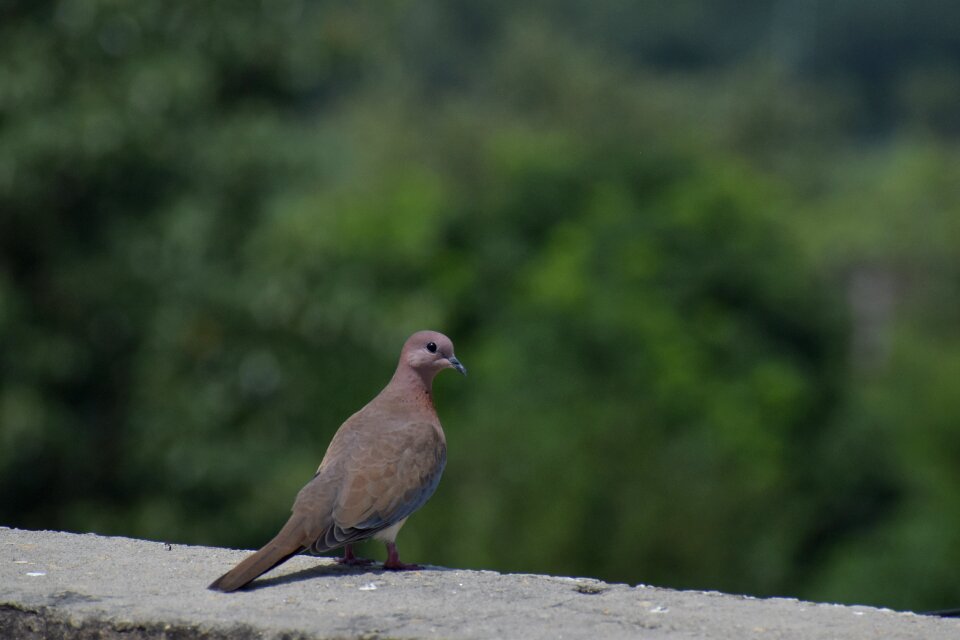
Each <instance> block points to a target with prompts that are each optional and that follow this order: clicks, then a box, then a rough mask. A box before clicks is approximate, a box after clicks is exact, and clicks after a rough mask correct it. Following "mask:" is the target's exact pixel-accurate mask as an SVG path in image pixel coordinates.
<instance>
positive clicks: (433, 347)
mask: <svg viewBox="0 0 960 640" xmlns="http://www.w3.org/2000/svg"><path fill="white" fill-rule="evenodd" d="M427 351H429V352H430V353H436V352H437V343H436V342H428V343H427Z"/></svg>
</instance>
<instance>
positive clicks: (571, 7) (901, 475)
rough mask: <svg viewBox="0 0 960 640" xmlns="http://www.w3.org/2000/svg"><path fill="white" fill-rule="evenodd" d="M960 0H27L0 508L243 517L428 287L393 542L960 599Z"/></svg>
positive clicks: (12, 169)
mask: <svg viewBox="0 0 960 640" xmlns="http://www.w3.org/2000/svg"><path fill="white" fill-rule="evenodd" d="M958 20H960V9H958V8H957V5H955V4H954V3H948V2H946V1H945V0H926V1H924V2H919V3H912V4H909V5H908V4H905V3H901V2H894V1H893V0H879V1H878V0H872V1H870V2H868V1H867V0H845V1H843V2H839V3H824V2H813V3H810V2H801V1H800V0H781V1H780V2H777V3H761V2H746V3H744V2H733V1H732V0H725V1H720V2H712V3H707V2H702V1H684V2H672V3H659V2H655V3H627V2H622V1H619V0H601V1H599V2H589V3H588V2H582V1H576V2H574V1H572V0H565V1H561V2H551V3H546V2H533V3H524V4H521V5H516V4H515V3H507V2H490V3H483V4H482V5H478V4H475V3H467V2H462V1H459V0H458V1H455V2H434V1H426V2H416V3H414V2H389V3H336V2H308V1H306V0H262V1H261V2H240V3H235V2H231V3H227V2H219V1H210V2H203V3H190V2H169V1H168V2H160V1H159V0H142V1H140V2H137V3H120V2H114V1H111V0H63V1H61V2H49V1H35V2H20V1H15V0H0V42H3V43H4V44H3V47H2V50H0V348H2V355H0V357H2V361H0V486H2V487H3V493H2V495H3V498H2V500H0V522H2V523H3V524H7V525H15V526H25V527H37V528H39V527H46V528H64V529H73V530H84V531H86V530H93V531H98V532H102V533H116V534H124V535H132V536H142V537H148V538H157V539H164V540H176V541H182V542H193V543H203V544H226V545H237V546H244V547H253V546H258V545H259V544H261V543H262V542H263V541H264V540H266V539H267V538H268V537H269V536H270V535H272V534H273V533H274V532H275V530H276V529H277V528H278V527H279V526H280V524H281V523H282V522H283V520H284V519H285V517H286V514H287V509H288V507H289V505H290V503H291V501H292V499H293V496H294V494H295V492H296V491H297V489H298V488H299V487H300V486H301V485H302V484H303V483H304V482H305V481H306V480H307V479H308V478H309V477H310V476H311V474H312V472H313V470H314V469H315V468H316V464H317V463H318V462H319V459H320V458H321V456H322V454H323V451H324V447H325V445H326V443H327V442H328V441H329V438H330V437H331V436H332V434H333V432H334V430H335V429H336V428H337V426H338V425H339V424H340V422H341V421H342V420H343V419H345V418H346V417H347V416H348V415H350V414H351V413H352V412H353V411H355V410H356V409H357V408H359V407H360V406H361V405H362V404H363V403H364V402H366V401H367V400H368V399H369V398H370V397H372V396H373V395H374V394H375V393H376V392H377V391H378V390H379V388H380V387H381V386H382V385H383V384H384V383H385V382H386V380H387V379H388V377H389V374H390V372H391V371H392V368H393V366H394V364H395V358H396V355H397V352H398V350H399V346H400V344H401V343H402V341H403V339H404V338H405V337H406V335H407V334H408V333H409V332H411V331H413V330H416V329H420V328H435V329H439V330H442V331H444V332H446V333H448V334H449V335H450V336H451V337H452V338H453V339H454V341H455V343H456V344H457V351H458V355H459V356H461V358H462V359H463V360H464V362H465V363H466V364H467V365H468V366H469V367H470V371H471V376H470V378H468V379H467V380H466V381H463V380H455V379H453V378H452V377H450V378H449V379H448V378H447V377H445V376H441V377H440V378H439V379H438V381H437V383H436V384H437V387H438V393H437V397H438V403H439V411H440V414H441V416H442V418H443V421H444V423H445V425H446V427H447V432H448V440H449V465H448V470H447V473H446V477H445V479H444V481H443V483H442V484H441V486H440V489H439V491H438V493H437V495H436V496H435V497H434V498H433V500H432V501H431V502H430V504H429V505H428V506H427V507H425V508H424V510H423V512H422V513H421V514H419V515H418V516H417V518H415V519H414V520H412V521H411V524H410V525H408V526H407V527H406V528H405V530H404V533H403V536H402V537H401V540H400V543H401V547H402V549H403V551H404V556H405V557H407V558H409V559H411V560H416V561H426V562H431V563H437V564H448V565H455V566H465V567H478V568H479V567H483V568H492V569H500V570H510V571H531V572H552V573H562V574H582V575H592V576H597V577H602V578H606V579H610V580H620V581H627V582H633V583H635V582H645V583H653V584H659V585H664V586H674V587H691V588H700V589H724V590H729V591H735V592H747V593H752V594H758V595H762V594H780V595H793V596H800V597H807V598H815V599H834V600H839V601H845V602H867V603H873V604H882V605H887V606H894V607H915V608H935V607H940V606H947V605H956V604H957V602H958V601H960V586H958V584H957V582H956V579H955V577H954V574H953V570H952V567H954V566H956V565H957V564H958V563H960V490H958V489H960V428H958V424H957V419H958V416H960V332H958V331H957V327H958V326H960V289H958V286H957V284H958V282H960V243H958V242H957V239H958V238H960V191H958V185H960V152H958V145H957V142H958V139H957V136H958V135H960V111H958V110H957V109H956V106H957V100H958V99H960V67H958V65H957V62H956V61H957V60H958V59H960V37H958V34H957V33H956V30H955V25H956V24H957V23H958ZM370 551H373V552H374V553H377V552H379V551H375V550H373V549H371V550H370Z"/></svg>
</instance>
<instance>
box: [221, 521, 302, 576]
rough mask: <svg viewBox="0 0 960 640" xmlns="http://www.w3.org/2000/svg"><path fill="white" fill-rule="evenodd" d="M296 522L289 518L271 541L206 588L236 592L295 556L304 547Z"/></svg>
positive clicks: (297, 522)
mask: <svg viewBox="0 0 960 640" xmlns="http://www.w3.org/2000/svg"><path fill="white" fill-rule="evenodd" d="M296 520H298V519H297V518H296V517H293V518H291V519H290V520H289V521H288V522H287V524H285V525H284V527H283V529H281V530H280V533H278V534H277V535H276V537H274V539H273V540H271V541H270V542H268V543H267V544H265V545H264V546H263V548H262V549H260V550H259V551H257V552H256V553H253V554H251V555H250V556H249V557H247V558H246V559H244V560H243V561H242V562H240V564H238V565H237V566H235V567H234V568H233V569H231V570H230V571H228V572H226V573H225V574H223V575H222V576H220V577H219V578H217V579H216V580H214V581H213V583H212V584H211V585H210V586H209V587H207V588H208V589H212V590H214V591H223V592H224V593H229V592H231V591H236V590H237V589H239V588H240V587H242V586H244V585H246V584H249V583H250V582H252V581H253V580H255V579H256V578H257V577H258V576H261V575H263V574H264V573H266V572H267V571H269V570H270V569H273V568H274V567H276V566H277V565H280V564H283V563H284V562H286V561H287V560H289V559H290V558H292V557H293V556H295V555H297V554H298V553H299V552H300V551H301V550H302V549H303V548H304V546H305V545H304V540H303V527H302V526H301V523H300V522H299V521H296Z"/></svg>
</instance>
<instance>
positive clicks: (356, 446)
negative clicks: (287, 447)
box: [294, 422, 447, 553]
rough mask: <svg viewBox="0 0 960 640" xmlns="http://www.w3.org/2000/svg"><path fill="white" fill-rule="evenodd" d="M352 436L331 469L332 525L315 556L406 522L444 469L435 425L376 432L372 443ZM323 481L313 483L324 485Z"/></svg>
mask: <svg viewBox="0 0 960 640" xmlns="http://www.w3.org/2000/svg"><path fill="white" fill-rule="evenodd" d="M352 436H353V437H351V438H350V440H352V442H344V443H343V444H344V446H343V447H342V448H340V450H339V451H338V457H340V459H339V460H338V461H337V464H336V465H330V471H331V473H332V474H335V475H337V476H339V477H338V479H337V481H336V482H335V483H334V484H336V485H337V490H336V496H335V498H334V500H333V513H332V522H329V524H328V526H326V527H325V528H324V530H323V531H321V532H319V535H318V536H317V539H316V541H315V542H314V543H313V544H312V545H311V546H310V550H311V551H312V552H314V553H321V552H324V551H328V550H330V549H335V548H337V547H341V546H343V545H345V544H349V543H351V542H356V541H359V540H364V539H366V538H369V537H371V536H373V535H374V534H376V533H377V532H379V531H382V530H383V529H386V528H387V527H389V526H391V525H393V524H395V523H397V522H399V521H400V520H403V519H404V518H406V517H407V516H409V515H410V514H411V513H413V512H414V511H416V510H417V509H419V508H420V507H422V506H423V504H424V503H425V502H426V501H427V500H428V499H429V498H430V496H431V495H433V492H434V491H435V490H436V488H437V485H438V484H439V482H440V475H441V474H442V473H443V467H444V465H445V464H446V458H447V449H446V443H445V442H444V437H443V432H442V431H441V430H440V427H439V425H436V424H431V423H429V422H413V423H405V424H398V425H393V426H389V425H388V426H380V427H379V428H378V429H377V433H376V437H375V438H370V437H368V435H367V434H364V433H363V432H362V431H360V430H358V431H355V432H353V434H352ZM321 470H323V467H321ZM323 475H324V474H323V473H320V474H319V475H318V477H317V478H316V480H319V481H321V482H322V476H323ZM328 482H329V481H328ZM329 486H330V485H329V484H327V487H329ZM297 502H298V503H299V502H300V499H298V501H297ZM294 511H297V506H296V505H295V506H294Z"/></svg>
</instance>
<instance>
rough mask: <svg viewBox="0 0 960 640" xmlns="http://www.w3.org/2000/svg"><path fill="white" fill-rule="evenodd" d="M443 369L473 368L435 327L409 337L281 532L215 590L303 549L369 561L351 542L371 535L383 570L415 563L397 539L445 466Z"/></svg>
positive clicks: (341, 430) (247, 578)
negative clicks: (381, 547) (437, 385)
mask: <svg viewBox="0 0 960 640" xmlns="http://www.w3.org/2000/svg"><path fill="white" fill-rule="evenodd" d="M443 369H456V370H457V371H459V372H460V373H462V374H463V375H466V374H467V370H466V368H465V367H464V366H463V365H462V364H461V363H460V361H459V360H457V358H456V356H455V355H454V354H453V343H452V342H450V339H449V338H448V337H447V336H445V335H443V334H442V333H437V332H435V331H419V332H417V333H415V334H413V335H412V336H410V338H409V339H407V341H406V343H405V344H404V345H403V350H402V351H401V352H400V362H399V364H397V370H396V372H395V373H394V374H393V378H391V379H390V382H389V384H387V386H386V387H384V389H383V390H382V391H381V392H380V393H379V394H378V395H377V397H375V398H374V399H373V400H371V401H370V402H369V403H368V404H367V405H366V406H365V407H363V408H362V409H360V411H358V412H357V413H355V414H353V415H352V416H350V418H348V419H347V421H346V422H344V423H343V425H341V426H340V428H339V429H338V430H337V433H336V434H335V435H334V436H333V440H331V441H330V446H329V447H328V448H327V453H326V455H324V456H323V461H322V462H321V463H320V468H319V469H317V472H316V474H314V476H313V479H312V480H311V481H310V482H308V483H307V485H306V486H304V487H303V489H301V490H300V493H298V494H297V499H296V500H295V501H294V503H293V509H292V511H293V514H292V515H291V516H290V519H289V520H287V523H286V524H285V525H283V528H282V529H281V530H280V533H278V534H277V535H276V537H274V539H273V540H271V541H270V542H268V543H267V544H266V545H264V547H263V548H262V549H260V550H259V551H257V552H256V553H254V554H253V555H251V556H249V557H248V558H246V559H245V560H243V561H242V562H240V564H238V565H237V566H236V567H234V568H233V569H231V570H230V571H228V572H227V573H225V574H224V575H222V576H220V577H219V578H217V579H216V580H215V581H214V582H213V584H211V585H210V589H213V590H215V591H225V592H229V591H235V590H237V589H239V588H240V587H242V586H244V585H246V584H248V583H249V582H251V581H252V580H254V579H255V578H257V577H258V576H260V575H261V574H263V573H266V572H267V571H269V570H270V569H272V568H274V567H276V566H277V565H279V564H280V563H282V562H285V561H286V560H289V559H290V558H291V557H292V556H295V555H297V554H298V553H301V552H309V553H323V552H325V551H330V550H333V549H337V548H339V547H344V557H343V558H341V559H340V561H341V562H345V563H349V564H353V563H362V562H366V561H364V560H360V559H358V558H356V557H355V556H354V555H353V550H352V548H351V545H352V544H353V543H355V542H359V541H361V540H366V539H368V538H374V539H376V540H380V541H382V542H385V543H386V545H387V561H386V562H385V563H384V565H383V567H384V569H415V568H417V567H416V565H408V564H404V563H402V562H400V556H399V554H398V553H397V545H396V542H395V541H396V538H397V532H398V531H400V527H402V526H403V523H404V522H406V520H407V518H408V517H409V516H410V514H411V513H413V512H414V511H416V510H417V509H419V508H420V507H422V506H423V505H424V503H425V502H426V501H427V500H428V499H429V498H430V496H431V495H433V492H434V490H435V489H436V488H437V484H438V483H439V482H440V474H441V473H443V467H444V465H445V464H446V460H447V444H446V438H445V437H444V435H443V429H442V428H441V427H440V420H439V418H438V417H437V412H436V410H435V409H434V408H433V396H432V387H433V378H434V376H436V375H437V373H439V372H440V371H441V370H443Z"/></svg>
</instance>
